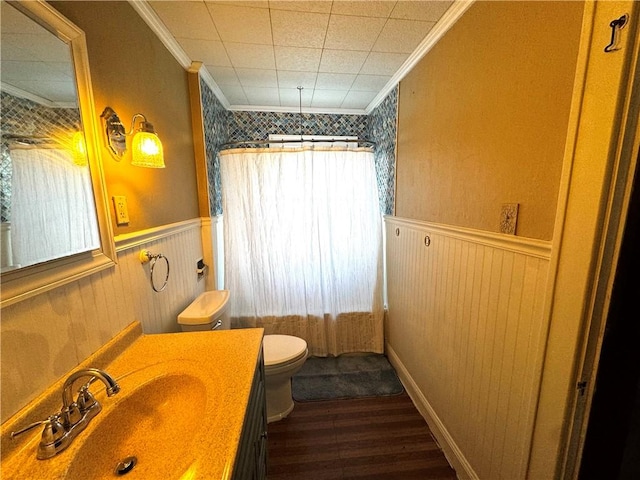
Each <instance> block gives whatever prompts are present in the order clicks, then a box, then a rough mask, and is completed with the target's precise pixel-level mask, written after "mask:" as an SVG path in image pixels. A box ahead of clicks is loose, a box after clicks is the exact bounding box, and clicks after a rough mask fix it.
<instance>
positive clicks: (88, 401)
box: [76, 377, 100, 413]
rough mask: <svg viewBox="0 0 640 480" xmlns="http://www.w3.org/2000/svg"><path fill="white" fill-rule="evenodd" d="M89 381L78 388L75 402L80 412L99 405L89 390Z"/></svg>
mask: <svg viewBox="0 0 640 480" xmlns="http://www.w3.org/2000/svg"><path fill="white" fill-rule="evenodd" d="M94 378H95V377H94ZM90 383H91V382H89V383H87V384H85V385H83V386H82V387H80V390H78V398H77V400H76V404H78V408H79V409H80V412H81V413H84V412H86V411H87V410H89V409H91V408H96V407H99V406H100V404H99V403H98V401H97V400H96V399H95V397H94V396H93V394H92V393H91V392H90V391H89V384H90Z"/></svg>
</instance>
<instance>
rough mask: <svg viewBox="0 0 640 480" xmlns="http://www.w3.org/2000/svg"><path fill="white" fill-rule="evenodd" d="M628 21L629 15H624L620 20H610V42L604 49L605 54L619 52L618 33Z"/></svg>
mask: <svg viewBox="0 0 640 480" xmlns="http://www.w3.org/2000/svg"><path fill="white" fill-rule="evenodd" d="M628 21H629V14H627V13H625V14H624V15H622V16H621V17H620V18H617V19H615V20H612V21H611V23H610V24H609V26H610V27H611V41H610V42H609V45H607V46H606V47H604V51H605V52H606V53H609V52H615V51H616V50H620V47H619V46H618V43H620V38H619V32H620V30H622V29H623V28H624V27H625V26H626V25H627V23H628Z"/></svg>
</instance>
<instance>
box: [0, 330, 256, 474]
mask: <svg viewBox="0 0 640 480" xmlns="http://www.w3.org/2000/svg"><path fill="white" fill-rule="evenodd" d="M129 329H130V331H128V332H125V333H124V334H121V335H120V336H119V337H117V338H116V339H114V340H112V342H110V344H108V345H106V346H105V347H103V349H101V351H100V352H97V353H96V354H94V355H92V356H91V357H90V358H89V359H87V360H86V361H84V362H83V363H82V364H81V365H79V366H78V368H76V369H74V371H75V370H78V369H80V368H88V367H96V368H102V369H104V370H105V371H106V372H107V373H108V374H110V375H111V376H112V377H113V378H114V379H116V381H117V382H118V383H119V385H120V387H121V390H120V393H118V394H117V395H114V396H112V397H107V396H106V393H105V389H104V387H103V386H102V384H101V383H100V382H95V383H94V384H93V385H92V386H91V391H92V392H94V394H95V397H96V399H97V400H98V401H99V402H100V403H101V404H102V407H103V408H102V411H101V412H100V413H99V414H98V415H97V416H96V417H95V418H94V419H93V420H92V421H91V422H90V423H89V425H88V427H87V428H86V430H85V431H83V432H81V433H80V434H79V436H78V437H77V438H76V439H75V440H74V441H73V442H72V443H71V445H70V446H69V447H68V448H67V449H66V450H64V451H62V452H61V453H59V454H58V455H56V456H54V457H53V458H50V459H46V460H37V459H36V449H37V445H38V442H39V440H40V432H41V430H42V429H41V428H37V429H34V430H33V431H30V432H28V433H25V434H23V435H21V436H20V437H18V438H17V439H16V440H14V441H11V440H8V437H9V434H10V432H11V431H13V430H16V429H18V428H21V427H24V426H25V425H27V424H29V423H31V422H33V421H36V420H39V419H41V418H46V417H47V416H48V415H50V414H52V413H55V411H57V410H59V408H60V399H61V392H62V384H63V383H64V380H65V378H66V376H65V378H62V379H60V381H58V382H56V383H55V384H54V385H52V386H51V387H49V389H47V391H46V392H44V393H43V394H42V395H41V396H40V397H38V398H37V399H36V400H34V401H33V402H31V403H30V404H29V405H27V406H26V407H25V408H24V409H22V410H21V411H20V412H18V413H17V414H16V415H15V416H14V417H12V418H10V419H9V420H8V421H7V422H5V423H4V424H3V425H2V447H3V458H2V464H1V467H2V478H3V479H12V478H16V479H18V478H21V479H22V478H55V479H63V478H69V477H68V475H70V473H71V472H70V470H69V468H70V465H71V463H72V459H73V458H74V457H75V456H76V455H77V454H78V451H79V449H80V448H81V447H82V442H83V437H84V438H87V436H88V435H90V434H91V433H92V431H93V430H95V429H96V428H98V427H99V424H100V422H101V421H102V420H104V419H105V418H107V416H108V415H109V413H110V412H112V411H114V408H116V407H117V406H118V402H120V401H122V399H124V398H127V392H129V393H131V392H132V391H133V390H134V389H135V388H139V387H140V386H141V385H145V384H146V383H147V382H150V381H153V380H154V379H157V378H159V377H164V378H166V376H167V375H174V376H179V375H185V374H186V375H187V376H190V378H195V377H197V378H198V379H202V381H203V383H204V384H205V387H206V395H202V391H204V390H202V391H200V392H192V393H193V395H190V393H191V392H188V389H187V392H188V393H187V395H183V396H181V397H180V403H181V405H180V408H175V410H174V409H173V407H171V408H172V409H171V410H168V411H170V412H171V415H175V417H174V419H176V420H179V416H180V415H192V413H193V412H192V410H193V409H194V408H196V407H197V408H198V409H201V410H202V412H203V414H202V415H201V417H202V418H200V417H198V422H197V424H195V425H193V426H192V427H191V428H190V429H189V430H188V431H189V432H190V434H188V435H184V436H185V437H188V438H182V439H180V445H181V448H183V449H184V451H185V452H187V454H186V455H181V456H180V457H181V458H180V460H179V461H176V464H175V467H176V469H177V470H176V476H175V478H184V479H194V480H195V479H214V478H215V479H226V478H230V476H231V473H232V471H233V464H234V460H235V457H236V453H237V448H238V443H239V440H240V436H241V432H242V426H243V422H244V418H245V411H246V409H247V405H248V401H249V395H250V392H251V387H252V382H253V378H254V374H255V370H256V365H257V361H258V358H259V355H260V352H261V348H262V338H263V334H264V331H263V329H261V328H248V329H236V330H224V331H216V332H183V333H167V334H154V335H144V334H141V333H140V334H139V336H137V337H136V335H135V332H136V331H137V332H140V329H139V325H134V324H132V326H131V327H129ZM132 336H133V337H134V338H133V340H132V338H131V337H132ZM123 339H128V341H131V343H130V344H129V346H127V347H126V348H124V349H122V345H121V342H122V341H123ZM118 342H120V343H119V344H118ZM118 345H119V346H120V350H121V351H119V352H118V354H117V355H116V356H115V358H109V355H108V354H107V355H106V356H105V351H108V350H109V348H113V347H114V346H115V347H118ZM101 364H102V365H101ZM69 373H72V372H69ZM176 378H177V377H176ZM85 381H86V380H85ZM150 385H151V384H150ZM158 385H162V384H161V383H159V384H158ZM152 386H155V384H153V385H152ZM143 391H144V390H143ZM147 391H148V390H147ZM196 393H199V395H196ZM134 394H135V393H134ZM132 395H133V394H132ZM155 395H156V392H154V396H155ZM140 397H141V399H142V403H141V409H142V410H144V394H141V395H140ZM183 397H189V398H183ZM56 399H57V406H56V407H55V408H54V409H53V410H50V411H47V412H46V413H45V414H44V415H43V413H42V412H43V411H44V410H45V409H46V408H49V409H50V408H51V407H50V406H49V405H50V404H51V403H52V402H56ZM203 399H204V400H203ZM190 402H198V404H192V403H190ZM203 402H204V403H203ZM140 414H141V416H142V417H141V418H142V419H143V420H144V414H145V412H140ZM101 417H102V418H101ZM112 418H117V416H114V417H112ZM176 423H179V421H177V422H176ZM156 427H158V425H155V426H154V425H149V426H144V427H140V428H146V429H147V430H149V431H153V429H156ZM136 428H137V426H136ZM157 430H158V431H162V429H161V428H157ZM145 435H146V433H145ZM145 438H153V441H152V442H150V444H145V445H144V448H142V450H144V451H138V452H133V453H135V454H136V455H137V456H138V457H139V458H138V466H136V468H135V469H134V470H132V471H131V472H130V474H127V478H130V479H134V478H150V477H149V476H148V475H149V472H150V471H152V470H147V467H148V468H149V469H151V468H157V467H158V465H159V464H162V462H163V461H166V460H167V457H168V456H170V453H171V452H168V451H167V448H172V447H171V444H172V442H170V441H166V440H165V439H163V438H155V437H153V435H151V436H145ZM105 440H106V439H105ZM93 443H94V444H96V447H97V448H96V451H95V452H89V454H90V458H99V456H100V455H102V454H104V452H102V451H101V450H102V449H103V447H100V444H102V442H93ZM108 443H109V442H108V441H105V442H104V444H108ZM173 444H174V448H175V443H173ZM5 447H7V448H8V451H7V449H6V448H5ZM91 448H93V447H91ZM135 448H137V449H138V450H140V449H141V447H140V446H138V445H137V446H136V447H135ZM86 454H87V452H86V448H85V451H84V452H82V455H86ZM185 457H186V458H185ZM78 463H82V465H78ZM86 463H94V462H76V464H75V465H74V466H73V469H74V476H76V474H78V473H81V472H82V469H83V468H84V467H87V472H86V475H85V474H83V475H82V476H81V477H79V478H95V465H84V464H86ZM113 467H115V465H114V466H113ZM145 471H146V476H145ZM178 472H179V474H177V473H178ZM113 477H114V473H113V468H112V469H111V470H110V471H106V472H104V478H113ZM163 478H167V479H169V478H174V476H173V474H172V473H171V472H166V474H165V475H164V476H163Z"/></svg>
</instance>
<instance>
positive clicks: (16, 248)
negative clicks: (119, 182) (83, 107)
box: [9, 148, 100, 266]
mask: <svg viewBox="0 0 640 480" xmlns="http://www.w3.org/2000/svg"><path fill="white" fill-rule="evenodd" d="M9 155H10V157H11V164H12V170H13V173H12V175H13V176H12V180H11V184H12V192H11V242H12V250H13V263H14V264H15V265H21V266H27V265H33V264H35V263H39V262H45V261H47V260H51V259H54V258H58V257H61V256H67V255H73V254H75V253H80V252H86V251H89V250H93V249H95V248H98V247H99V246H100V237H99V233H98V223H97V220H96V209H95V203H94V200H93V189H92V185H91V176H90V174H89V167H88V166H78V165H75V164H74V163H73V158H72V157H71V154H70V153H69V152H68V151H67V150H64V149H54V148H12V149H11V150H10V154H9Z"/></svg>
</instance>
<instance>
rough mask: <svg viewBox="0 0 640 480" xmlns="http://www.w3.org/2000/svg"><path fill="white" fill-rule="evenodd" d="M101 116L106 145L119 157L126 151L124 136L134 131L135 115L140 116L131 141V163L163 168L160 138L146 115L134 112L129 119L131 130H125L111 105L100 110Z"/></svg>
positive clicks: (138, 165) (118, 158) (139, 165)
mask: <svg viewBox="0 0 640 480" xmlns="http://www.w3.org/2000/svg"><path fill="white" fill-rule="evenodd" d="M101 116H102V118H103V119H104V121H105V125H106V129H105V132H106V138H107V146H108V147H109V150H111V153H113V155H114V158H115V159H116V160H118V161H120V158H121V157H122V156H123V155H124V154H125V152H126V151H127V143H126V137H128V136H129V135H131V134H132V133H134V125H135V120H136V118H137V117H140V118H142V121H141V122H140V124H139V128H138V130H137V131H136V132H135V135H134V136H133V140H132V142H131V165H134V166H136V167H147V168H165V166H164V154H163V151H162V143H161V142H160V138H158V135H157V134H156V131H155V130H154V129H153V125H151V124H150V123H149V122H147V119H146V117H145V116H144V115H143V114H141V113H136V114H135V115H134V116H133V118H132V119H131V130H130V131H129V132H126V131H125V129H124V126H123V125H122V122H121V121H120V119H119V118H118V115H117V114H116V112H114V111H113V109H112V108H111V107H106V108H105V109H104V111H103V112H102V115H101Z"/></svg>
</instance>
